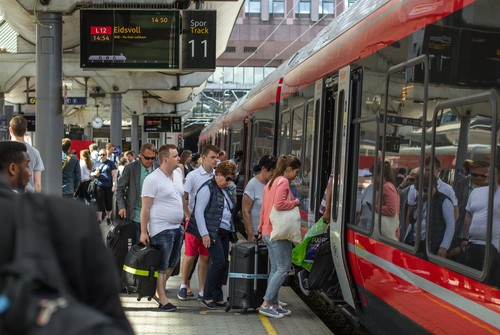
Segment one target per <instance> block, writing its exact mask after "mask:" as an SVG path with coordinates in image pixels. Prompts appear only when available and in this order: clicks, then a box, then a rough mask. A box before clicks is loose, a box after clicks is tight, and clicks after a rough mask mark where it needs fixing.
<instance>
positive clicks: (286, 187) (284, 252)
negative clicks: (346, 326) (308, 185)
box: [258, 155, 300, 318]
mask: <svg viewBox="0 0 500 335" xmlns="http://www.w3.org/2000/svg"><path fill="white" fill-rule="evenodd" d="M299 170H300V160H299V159H298V158H297V157H296V156H293V155H287V156H284V155H282V156H280V157H279V158H278V162H277V163H276V168H275V169H274V172H273V175H272V177H271V180H270V181H269V183H267V185H266V187H265V188H264V193H263V196H262V209H261V212H260V223H259V227H258V232H259V236H262V239H263V240H264V243H265V244H266V246H267V249H268V253H269V262H270V264H271V269H270V272H269V279H268V282H267V290H266V294H265V295H264V302H263V303H262V306H260V308H259V313H260V314H263V315H266V316H268V317H272V318H282V317H283V316H285V315H290V314H292V312H291V311H289V310H286V309H284V308H282V307H280V306H279V305H278V291H279V289H280V287H281V285H282V284H283V282H284V281H285V278H286V275H287V272H288V270H290V267H291V266H292V243H291V242H290V241H287V240H278V241H270V240H269V236H270V235H271V231H272V230H273V227H272V224H271V220H270V215H271V209H272V208H273V206H274V207H275V208H276V209H277V210H279V211H285V210H290V209H293V208H294V207H296V206H298V205H300V201H299V200H297V199H294V197H293V194H292V192H291V190H290V181H291V180H294V179H295V177H296V176H297V173H298V172H299Z"/></svg>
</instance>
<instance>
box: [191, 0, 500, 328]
mask: <svg viewBox="0 0 500 335" xmlns="http://www.w3.org/2000/svg"><path fill="white" fill-rule="evenodd" d="M499 17H500V2H499V1H497V0H446V1H443V0H368V1H363V0H361V1H359V2H357V3H356V4H354V5H353V6H352V7H350V8H349V10H348V11H346V12H345V13H343V14H342V15H340V16H339V17H336V18H335V19H334V20H333V21H332V22H331V24H330V25H328V26H327V27H326V28H325V29H324V30H323V31H321V32H320V33H319V34H318V35H317V36H316V37H315V39H314V40H312V41H311V42H310V43H309V44H308V45H306V46H305V47H304V48H302V49H301V50H299V51H298V52H297V53H296V54H295V55H294V56H293V57H291V58H290V59H289V60H288V61H287V62H285V63H283V64H282V65H281V66H279V67H278V68H277V69H276V70H275V71H274V72H272V73H271V74H270V75H269V76H268V77H266V78H265V79H264V80H263V81H262V82H260V83H259V84H257V85H256V87H255V88H253V89H252V90H251V91H249V92H248V94H247V95H246V96H244V97H243V98H241V99H240V100H239V101H237V102H236V103H235V104H234V105H233V106H231V108H230V109H229V110H228V111H226V112H225V113H223V114H222V115H221V116H220V117H218V118H217V119H215V120H214V121H213V122H212V123H211V124H210V125H209V126H208V127H207V128H206V129H205V130H204V131H202V133H201V134H200V140H199V145H200V147H202V146H203V145H206V144H208V143H211V144H215V145H217V146H219V147H221V148H223V149H225V150H227V151H228V152H229V153H233V152H235V151H236V150H244V152H245V160H244V173H245V176H246V179H247V180H248V179H249V178H250V177H251V175H252V166H253V165H255V164H256V162H258V160H259V159H260V157H261V156H262V155H264V154H275V155H280V154H294V155H296V156H298V157H299V158H300V159H301V161H302V167H301V171H300V175H299V176H298V177H297V179H296V180H295V181H294V183H295V186H296V187H297V192H298V195H299V196H300V197H302V198H304V199H305V200H306V201H303V202H302V204H301V208H300V209H301V213H302V219H303V225H304V227H310V226H311V225H312V224H313V223H314V222H315V220H316V219H318V218H319V214H318V210H319V206H320V202H321V199H322V196H323V193H324V190H325V189H326V185H327V182H328V179H329V177H330V175H332V176H333V190H332V203H331V205H332V210H331V220H330V244H331V250H332V251H331V253H332V256H333V264H332V265H331V266H332V269H334V270H335V272H336V276H337V278H338V283H339V287H340V291H341V302H338V301H337V300H335V301H334V302H333V303H334V304H336V306H339V308H341V310H342V311H344V312H345V314H346V315H348V316H349V318H350V320H351V321H353V322H355V323H356V324H360V325H363V326H364V327H366V328H367V329H369V330H370V332H372V333H375V334H427V333H432V334H469V333H470V334H500V314H499V313H500V291H499V287H500V283H498V282H493V283H492V282H491V281H488V278H489V276H490V275H491V273H489V272H491V271H490V267H488V266H485V265H486V264H489V262H491V261H492V259H493V258H492V256H490V255H491V254H492V253H494V251H495V249H496V252H497V253H498V250H499V249H500V246H499V245H498V234H499V230H500V227H498V217H497V215H500V213H498V208H496V206H494V204H495V202H494V201H495V197H494V192H493V191H490V192H489V198H488V203H487V206H488V211H489V213H490V215H489V216H488V223H487V226H486V227H485V228H484V229H485V236H486V241H485V243H486V256H485V257H484V260H483V264H482V270H477V269H473V268H471V267H468V266H465V265H463V264H462V262H459V261H457V260H455V259H452V258H446V257H439V256H438V255H436V254H433V253H431V252H430V247H429V245H428V242H429V240H430V239H429V238H427V239H426V240H424V239H421V238H420V235H421V234H420V233H419V232H420V229H422V227H420V225H417V227H416V230H417V241H416V243H415V245H414V246H411V245H408V244H405V243H403V242H401V241H399V240H394V239H391V238H388V237H386V236H384V235H383V234H382V233H381V218H380V217H379V216H376V215H375V214H374V213H372V218H371V220H372V224H371V225H370V227H369V228H362V227H360V226H358V225H356V215H357V214H358V213H359V210H360V208H359V203H360V197H361V195H362V193H363V190H364V189H365V188H366V187H367V185H369V184H370V180H369V178H368V180H367V178H366V174H365V173H364V172H363V171H366V170H367V169H370V168H371V167H372V166H375V171H374V172H373V173H374V174H375V175H376V174H377V173H378V171H377V164H374V163H375V162H378V161H390V162H391V163H392V164H393V167H394V168H405V169H406V171H407V172H408V171H409V170H410V169H411V168H414V167H422V166H424V161H425V159H426V158H427V157H438V158H440V160H441V161H442V172H443V171H445V170H446V171H448V172H449V173H447V174H445V175H442V176H443V180H444V181H445V182H448V183H453V182H454V181H453V178H454V176H457V175H458V174H459V173H460V170H461V168H462V165H463V163H464V161H465V160H466V159H474V160H488V161H489V162H491V164H490V173H489V175H490V176H494V175H495V174H494V173H495V169H494V165H495V164H493V163H494V162H497V161H498V160H499V159H500V157H498V155H499V153H498V148H499V146H500V138H499V130H500V128H499V125H500V124H499V115H500V107H499V104H500V100H499V85H500V20H498V18H499ZM431 162H432V163H431V169H432V168H433V167H434V164H435V163H434V160H431ZM450 172H451V173H450ZM423 173H424V169H421V170H420V174H421V176H422V174H423ZM497 181H498V180H497V178H490V179H489V183H490V184H489V186H490V189H492V190H493V189H494V184H495V183H497ZM420 187H421V188H422V187H423V185H421V186H420ZM421 191H422V189H420V192H419V194H422V192H421ZM377 192H382V188H380V189H377ZM377 192H373V193H374V195H373V199H372V202H371V203H373V204H376V200H377V198H376V196H375V193H377ZM380 198H381V197H380ZM378 204H379V205H380V206H381V205H382V201H381V200H380V202H379V203H378ZM417 208H418V209H417V210H418V213H419V215H423V214H422V213H423V207H422V199H421V197H419V198H418V207H417ZM427 212H432V204H431V209H430V210H429V211H427ZM491 212H493V213H492V214H491ZM427 215H430V214H429V213H427ZM427 219H428V217H427ZM427 222H429V219H428V220H427ZM430 224H432V223H430ZM427 231H430V229H427ZM428 234H429V232H428ZM426 236H429V235H426ZM420 243H422V244H423V245H424V246H425V248H424V249H425V253H426V255H425V256H426V257H424V258H422V257H420V256H419V255H418V254H417V250H418V248H419V244H420ZM498 266H500V264H498ZM332 300H334V299H333V298H332Z"/></svg>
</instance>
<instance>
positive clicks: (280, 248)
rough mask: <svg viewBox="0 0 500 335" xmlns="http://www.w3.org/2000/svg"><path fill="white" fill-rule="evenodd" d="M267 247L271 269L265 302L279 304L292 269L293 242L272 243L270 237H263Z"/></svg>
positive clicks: (280, 241)
mask: <svg viewBox="0 0 500 335" xmlns="http://www.w3.org/2000/svg"><path fill="white" fill-rule="evenodd" d="M262 240H263V241H264V244H265V245H266V246H267V252H268V254H269V263H270V264H271V269H270V271H269V278H268V280H267V289H266V294H265V295H264V300H266V301H268V302H269V303H270V304H273V305H276V304H278V291H279V289H280V287H281V285H283V282H284V281H285V279H286V276H287V273H288V271H289V270H290V268H291V267H292V242H290V241H287V240H278V241H270V240H269V236H262Z"/></svg>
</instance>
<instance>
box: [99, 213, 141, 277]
mask: <svg viewBox="0 0 500 335" xmlns="http://www.w3.org/2000/svg"><path fill="white" fill-rule="evenodd" d="M134 240H135V224H134V223H133V222H132V221H129V220H127V219H122V218H117V219H116V220H115V221H114V222H113V223H112V224H111V225H110V226H109V232H108V235H107V237H106V246H107V247H108V248H109V249H110V250H111V253H112V254H113V259H114V261H115V264H116V266H117V268H118V273H119V274H121V272H122V269H123V264H124V263H125V258H126V257H127V253H128V250H129V249H130V248H131V247H132V245H134Z"/></svg>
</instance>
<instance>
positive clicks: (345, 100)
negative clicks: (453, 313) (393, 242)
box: [330, 66, 355, 307]
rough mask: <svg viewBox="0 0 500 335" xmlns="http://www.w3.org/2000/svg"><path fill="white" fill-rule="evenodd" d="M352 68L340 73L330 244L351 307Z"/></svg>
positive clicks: (343, 290)
mask: <svg viewBox="0 0 500 335" xmlns="http://www.w3.org/2000/svg"><path fill="white" fill-rule="evenodd" d="M350 71H351V69H350V66H347V67H345V68H343V69H341V70H340V71H339V81H338V92H337V104H336V113H335V115H334V123H333V124H334V137H333V159H332V173H333V189H332V209H331V218H330V241H331V246H332V256H333V262H334V265H335V270H336V272H337V277H338V279H339V283H340V288H341V289H342V295H343V298H344V300H345V301H346V302H347V303H348V304H349V305H350V306H352V307H355V306H354V290H353V281H352V278H351V275H350V272H349V268H348V262H347V241H346V238H345V236H346V231H345V230H346V227H347V224H346V222H344V220H343V218H344V217H345V215H344V212H345V211H346V207H348V206H345V205H346V204H344V201H343V197H344V192H343V190H344V186H345V180H344V176H345V175H346V169H345V162H346V159H347V156H346V155H347V120H348V117H347V116H348V112H349V105H350V96H351V92H350Z"/></svg>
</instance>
